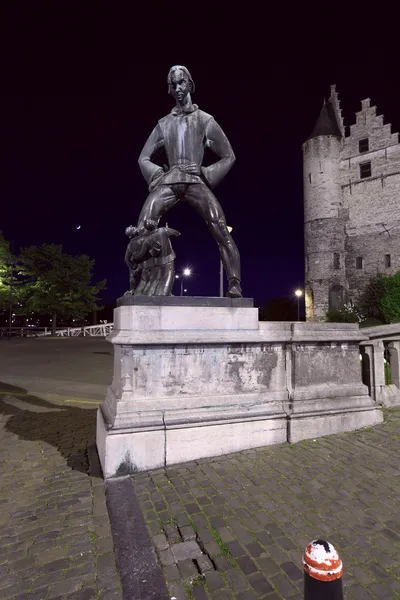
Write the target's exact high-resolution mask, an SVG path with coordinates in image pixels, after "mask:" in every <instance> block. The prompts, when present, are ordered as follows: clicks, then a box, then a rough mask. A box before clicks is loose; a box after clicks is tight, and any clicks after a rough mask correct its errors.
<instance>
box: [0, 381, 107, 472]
mask: <svg viewBox="0 0 400 600" xmlns="http://www.w3.org/2000/svg"><path fill="white" fill-rule="evenodd" d="M96 410H97V407H96V408H78V407H75V406H60V405H58V404H52V403H50V402H47V401H46V400H43V399H42V398H38V397H37V396H33V395H31V394H28V393H27V390H25V389H24V388H20V387H16V386H12V385H8V384H6V383H3V382H0V415H6V416H9V419H8V420H7V422H6V424H5V429H6V431H9V432H11V433H14V434H15V435H17V436H18V437H19V438H22V439H24V440H29V441H41V442H44V443H46V444H51V445H52V446H54V447H55V448H56V449H57V450H58V452H59V453H60V455H61V456H63V458H64V459H65V461H66V464H67V465H68V466H69V467H70V468H71V469H73V470H76V471H80V472H82V473H87V474H88V475H90V476H91V477H102V473H101V467H100V464H99V461H98V457H97V451H96V444H95V441H96Z"/></svg>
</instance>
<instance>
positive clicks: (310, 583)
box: [304, 573, 343, 600]
mask: <svg viewBox="0 0 400 600" xmlns="http://www.w3.org/2000/svg"><path fill="white" fill-rule="evenodd" d="M304 600H343V584H342V578H340V579H334V580H333V581H319V580H318V579H314V577H311V576H310V575H309V574H308V573H304Z"/></svg>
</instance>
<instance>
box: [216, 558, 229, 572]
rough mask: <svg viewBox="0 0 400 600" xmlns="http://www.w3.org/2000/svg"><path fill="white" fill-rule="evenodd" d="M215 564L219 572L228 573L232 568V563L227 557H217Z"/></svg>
mask: <svg viewBox="0 0 400 600" xmlns="http://www.w3.org/2000/svg"><path fill="white" fill-rule="evenodd" d="M213 562H214V564H215V568H216V569H217V570H218V571H227V570H228V569H230V567H231V563H230V562H229V561H228V559H227V558H226V557H225V556H216V557H215V558H214V560H213Z"/></svg>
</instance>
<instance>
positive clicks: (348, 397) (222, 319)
mask: <svg viewBox="0 0 400 600" xmlns="http://www.w3.org/2000/svg"><path fill="white" fill-rule="evenodd" d="M361 339H362V337H361V335H360V333H359V330H358V327H357V326H356V325H352V324H315V323H259V322H258V310H257V309H256V308H242V307H237V308H234V307H221V306H217V307H210V306H208V307H207V306H195V307H190V306H143V305H142V306H140V305H138V306H135V305H133V306H121V307H119V308H117V309H115V314H114V331H113V333H112V335H111V336H110V338H109V341H111V342H112V343H113V344H114V379H113V383H112V385H111V386H110V387H109V389H108V392H107V397H106V399H105V401H104V402H103V404H102V406H101V407H100V409H99V412H98V421H97V447H98V450H99V455H100V460H101V464H102V467H103V473H104V476H105V477H113V476H115V475H120V474H123V473H130V472H135V471H140V470H147V469H152V468H157V467H162V466H165V465H171V464H174V463H179V462H184V461H188V460H195V459H198V458H204V457H209V456H218V455H222V454H227V453H231V452H236V451H238V450H243V449H248V448H254V447H257V446H264V445H268V444H275V443H282V442H285V441H289V442H296V441H298V440H301V439H306V438H314V437H318V436H322V435H327V434H330V433H336V432H342V431H350V430H353V429H356V428H359V427H364V426H365V425H373V424H376V423H380V422H382V419H383V417H382V411H381V410H380V408H379V407H378V406H377V405H376V404H374V402H373V400H372V399H371V398H370V397H369V396H368V390H367V388H366V386H364V385H363V384H362V383H361V370H360V359H359V342H360V340H361Z"/></svg>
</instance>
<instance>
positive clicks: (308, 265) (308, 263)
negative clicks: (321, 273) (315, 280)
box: [306, 254, 310, 273]
mask: <svg viewBox="0 0 400 600" xmlns="http://www.w3.org/2000/svg"><path fill="white" fill-rule="evenodd" d="M309 269H310V259H309V257H308V254H306V273H308V271H309Z"/></svg>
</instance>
